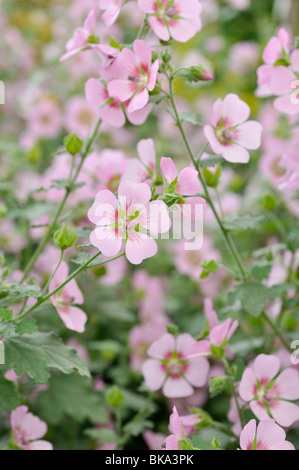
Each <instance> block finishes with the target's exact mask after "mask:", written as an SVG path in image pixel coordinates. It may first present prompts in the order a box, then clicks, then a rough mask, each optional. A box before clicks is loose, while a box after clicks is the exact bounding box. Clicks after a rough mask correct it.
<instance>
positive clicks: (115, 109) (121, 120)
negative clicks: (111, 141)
mask: <svg viewBox="0 0 299 470" xmlns="http://www.w3.org/2000/svg"><path fill="white" fill-rule="evenodd" d="M101 118H102V120H103V122H105V123H106V124H109V126H112V127H115V128H116V129H120V128H121V127H123V126H124V125H125V123H126V118H125V114H124V112H123V110H122V108H121V107H120V105H119V104H118V103H116V102H114V103H111V104H108V105H107V106H105V107H104V108H103V109H102V110H101Z"/></svg>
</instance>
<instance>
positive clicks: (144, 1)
mask: <svg viewBox="0 0 299 470" xmlns="http://www.w3.org/2000/svg"><path fill="white" fill-rule="evenodd" d="M138 7H139V8H140V10H141V11H143V12H144V13H147V14H148V15H149V23H150V25H151V27H152V29H153V31H154V32H155V34H156V35H157V36H158V37H159V38H160V39H162V40H163V41H169V39H170V38H171V37H172V38H173V39H175V40H176V41H179V42H187V41H189V39H191V38H192V37H193V36H195V34H196V33H198V31H199V30H200V29H201V21H200V14H201V12H202V6H201V4H200V3H199V2H198V0H188V2H186V1H185V0H174V1H173V0H138Z"/></svg>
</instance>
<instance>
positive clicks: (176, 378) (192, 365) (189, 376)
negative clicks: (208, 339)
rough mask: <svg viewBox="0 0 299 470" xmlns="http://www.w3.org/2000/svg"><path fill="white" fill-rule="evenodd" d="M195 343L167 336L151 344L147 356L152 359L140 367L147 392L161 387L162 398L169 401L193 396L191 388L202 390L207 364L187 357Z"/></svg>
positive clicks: (183, 337) (206, 375)
mask: <svg viewBox="0 0 299 470" xmlns="http://www.w3.org/2000/svg"><path fill="white" fill-rule="evenodd" d="M195 343H196V341H195V339H193V338H192V336H190V335H189V334H182V335H179V336H178V337H177V338H175V337H174V336H173V335H171V334H169V333H167V334H165V335H163V336H162V338H160V339H159V340H158V341H155V342H154V343H153V344H152V345H151V347H150V348H149V350H148V352H147V353H148V355H149V356H150V357H151V358H152V359H149V360H147V361H146V362H145V363H144V364H143V367H142V372H143V375H144V379H145V382H146V384H147V386H148V387H149V388H150V389H151V390H159V389H160V388H161V387H163V393H164V395H165V396H166V397H169V398H180V397H188V396H190V395H192V394H193V392H194V390H193V387H203V386H204V385H205V384H206V381H207V377H208V372H209V362H208V361H207V359H205V358H200V357H195V356H194V357H193V358H192V359H189V358H188V357H187V352H188V351H190V349H191V347H192V346H193V345H194V344H195Z"/></svg>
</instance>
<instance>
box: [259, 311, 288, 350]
mask: <svg viewBox="0 0 299 470" xmlns="http://www.w3.org/2000/svg"><path fill="white" fill-rule="evenodd" d="M261 316H262V318H263V319H264V321H265V322H266V323H268V325H269V326H270V327H271V329H272V330H273V331H274V333H275V334H276V336H277V337H278V338H279V339H280V341H281V342H282V344H283V345H284V347H285V348H286V349H287V350H288V351H290V352H292V348H291V346H290V344H289V342H288V340H287V339H286V338H285V336H284V335H283V334H282V332H281V331H280V329H279V327H278V326H277V325H276V323H275V322H274V321H273V320H272V319H271V318H270V317H269V316H268V315H267V314H266V313H265V312H262V315H261Z"/></svg>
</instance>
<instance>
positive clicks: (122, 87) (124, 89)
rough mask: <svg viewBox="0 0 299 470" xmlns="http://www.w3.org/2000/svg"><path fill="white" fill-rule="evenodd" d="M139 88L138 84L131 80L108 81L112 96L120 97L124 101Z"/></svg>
mask: <svg viewBox="0 0 299 470" xmlns="http://www.w3.org/2000/svg"><path fill="white" fill-rule="evenodd" d="M137 88H138V84H137V83H133V82H131V81H130V80H122V79H116V80H111V82H109V83H108V92H109V95H110V96H111V98H115V99H118V100H119V101H121V102H122V103H123V102H125V101H127V100H129V99H130V98H131V97H132V96H133V95H134V93H135V91H136V90H137Z"/></svg>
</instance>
